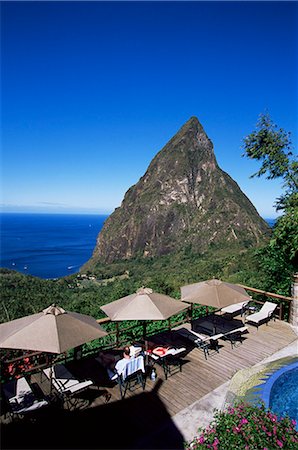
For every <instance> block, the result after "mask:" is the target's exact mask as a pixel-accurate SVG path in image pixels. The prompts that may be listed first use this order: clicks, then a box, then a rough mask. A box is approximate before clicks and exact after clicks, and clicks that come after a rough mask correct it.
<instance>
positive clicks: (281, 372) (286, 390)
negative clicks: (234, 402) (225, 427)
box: [242, 357, 298, 431]
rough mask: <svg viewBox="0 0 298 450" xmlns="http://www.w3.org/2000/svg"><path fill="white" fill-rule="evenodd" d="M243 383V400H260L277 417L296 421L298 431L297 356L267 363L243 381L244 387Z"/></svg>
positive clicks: (255, 401)
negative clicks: (286, 417) (247, 379)
mask: <svg viewBox="0 0 298 450" xmlns="http://www.w3.org/2000/svg"><path fill="white" fill-rule="evenodd" d="M251 381H253V383H252V382H251ZM245 385H247V388H246V389H245V394H244V396H243V397H242V398H243V399H244V400H245V401H247V402H248V403H251V404H259V403H260V401H262V402H264V404H265V406H266V408H270V410H271V411H272V412H274V413H275V414H276V415H277V416H278V417H285V416H289V417H290V418H291V419H293V420H295V421H296V430H297V431H298V357H290V358H282V359H279V360H275V361H273V362H271V363H267V364H266V365H264V366H262V368H261V369H259V372H256V373H255V375H254V376H253V377H252V378H250V379H249V381H248V382H246V383H244V385H243V386H244V388H245Z"/></svg>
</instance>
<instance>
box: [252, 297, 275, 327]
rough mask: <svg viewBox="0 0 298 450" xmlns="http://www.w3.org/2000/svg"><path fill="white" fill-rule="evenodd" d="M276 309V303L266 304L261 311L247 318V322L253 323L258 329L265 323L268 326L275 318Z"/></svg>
mask: <svg viewBox="0 0 298 450" xmlns="http://www.w3.org/2000/svg"><path fill="white" fill-rule="evenodd" d="M276 307H277V304H276V303H271V302H265V303H264V305H263V306H262V308H261V309H260V311H258V312H256V313H254V314H251V315H250V316H247V317H246V322H251V323H253V324H254V325H256V326H257V328H259V325H261V324H262V323H264V322H266V325H268V322H269V320H270V319H271V318H272V317H273V313H274V311H275V309H276Z"/></svg>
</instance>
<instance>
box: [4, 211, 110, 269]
mask: <svg viewBox="0 0 298 450" xmlns="http://www.w3.org/2000/svg"><path fill="white" fill-rule="evenodd" d="M107 217H108V216H107V215H95V214H94V215H93V214H92V215H83V214H82V215H79V214H14V213H2V214H1V215H0V223H1V252H0V254H1V256H0V266H1V267H6V268H9V269H13V270H17V271H18V272H22V273H26V274H30V275H34V276H37V277H40V278H60V277H63V276H66V275H70V274H72V273H76V272H78V271H79V269H80V267H81V266H82V265H83V264H84V263H85V262H87V261H88V259H89V258H90V257H91V256H92V252H93V250H94V247H95V244H96V238H97V235H98V233H99V231H100V230H101V228H102V226H103V223H104V221H105V220H106V218H107Z"/></svg>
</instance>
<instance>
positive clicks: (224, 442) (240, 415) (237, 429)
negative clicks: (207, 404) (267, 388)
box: [185, 403, 298, 450]
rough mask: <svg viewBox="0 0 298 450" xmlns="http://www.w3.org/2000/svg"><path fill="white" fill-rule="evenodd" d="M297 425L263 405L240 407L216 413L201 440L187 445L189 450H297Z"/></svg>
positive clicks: (238, 405)
mask: <svg viewBox="0 0 298 450" xmlns="http://www.w3.org/2000/svg"><path fill="white" fill-rule="evenodd" d="M295 425H296V422H295V421H294V420H291V419H289V418H288V417H285V418H278V417H277V416H276V415H275V414H273V413H272V412H271V411H270V410H268V409H266V408H265V406H264V405H263V404H262V405H261V406H260V407H258V406H253V405H249V404H245V403H239V404H237V405H235V406H234V407H229V408H228V409H227V411H216V413H215V415H214V420H213V421H212V422H211V424H210V425H209V426H208V427H207V428H206V429H201V428H200V429H199V433H200V434H199V436H198V437H196V438H194V439H193V441H191V442H189V443H187V444H186V445H185V448H186V449H187V450H200V449H212V450H232V449H237V450H273V449H279V450H280V449H284V450H297V448H298V432H297V431H296V430H295Z"/></svg>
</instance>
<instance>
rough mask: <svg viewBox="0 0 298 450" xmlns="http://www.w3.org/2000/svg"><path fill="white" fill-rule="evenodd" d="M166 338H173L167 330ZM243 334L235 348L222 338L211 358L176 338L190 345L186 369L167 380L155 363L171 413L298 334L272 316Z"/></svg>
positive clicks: (115, 395) (113, 390) (114, 393)
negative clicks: (269, 319) (267, 322)
mask: <svg viewBox="0 0 298 450" xmlns="http://www.w3.org/2000/svg"><path fill="white" fill-rule="evenodd" d="M162 338H164V340H165V341H167V342H169V339H167V334H166V333H165V334H164V335H163V336H162ZM162 338H161V340H160V341H162ZM243 338H244V340H243V342H242V343H241V344H240V343H239V344H237V346H236V347H235V348H233V349H232V348H231V345H230V343H229V342H228V341H222V340H220V341H219V343H220V350H219V353H216V352H213V353H212V354H211V355H210V356H209V357H208V359H207V360H206V359H205V358H204V353H203V352H202V351H200V350H199V349H198V348H194V347H193V346H191V345H190V344H189V343H188V342H187V341H185V340H184V339H183V338H177V339H176V338H175V339H174V340H172V342H173V343H175V344H176V345H177V346H184V347H185V346H186V348H187V351H186V352H185V356H183V357H182V360H183V364H182V371H181V372H179V371H178V370H177V371H176V372H175V373H173V374H172V375H171V376H169V377H168V379H167V380H165V376H164V373H163V369H162V367H161V366H159V365H155V366H154V367H156V368H157V376H158V378H159V379H161V380H162V383H161V384H160V387H159V390H158V394H159V396H160V398H161V400H162V401H163V403H164V404H165V405H166V407H167V410H168V411H169V413H170V415H171V416H173V415H175V414H177V413H178V412H180V411H181V410H183V409H184V408H186V407H187V406H189V405H191V404H192V403H193V402H194V401H196V400H199V399H200V398H202V397H204V396H205V395H206V394H208V393H209V392H211V391H212V390H214V389H216V388H217V387H218V386H220V385H221V384H223V383H225V382H226V381H228V380H230V379H231V378H232V377H233V375H234V374H235V373H236V372H237V371H238V370H240V369H244V368H246V367H251V366H253V365H255V364H257V363H259V362H261V361H262V360H263V359H264V358H266V357H268V356H270V355H272V354H273V353H275V352H277V351H278V350H280V349H282V348H283V347H285V346H287V345H289V344H290V343H291V342H293V341H294V340H295V339H297V336H296V334H295V333H294V331H293V330H292V329H291V327H290V326H289V324H287V323H286V322H283V321H279V320H276V321H273V320H272V321H271V322H270V323H269V324H268V326H267V325H262V326H260V327H259V329H258V330H257V329H256V327H254V326H250V325H248V333H247V334H244V335H243ZM297 352H298V349H297ZM155 384H156V381H155V382H152V381H151V380H150V379H148V380H147V382H146V391H147V390H151V389H153V387H154V386H155ZM108 391H109V393H110V394H111V400H110V401H118V400H120V394H119V388H118V386H115V387H114V388H108ZM132 395H135V392H133V393H131V392H128V393H127V397H129V396H132Z"/></svg>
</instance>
